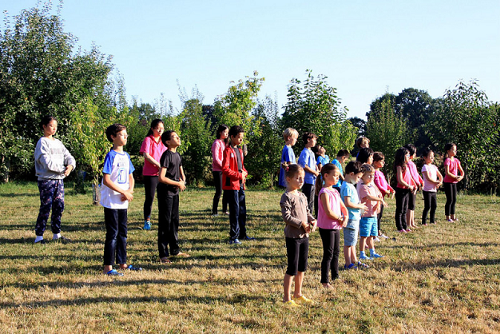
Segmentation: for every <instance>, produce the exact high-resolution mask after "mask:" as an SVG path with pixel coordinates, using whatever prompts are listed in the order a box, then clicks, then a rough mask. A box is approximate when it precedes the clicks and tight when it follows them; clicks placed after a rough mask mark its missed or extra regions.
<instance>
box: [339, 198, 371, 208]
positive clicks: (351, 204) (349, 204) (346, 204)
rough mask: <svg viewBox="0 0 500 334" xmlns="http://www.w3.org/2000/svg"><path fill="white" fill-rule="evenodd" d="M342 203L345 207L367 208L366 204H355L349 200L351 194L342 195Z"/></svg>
mask: <svg viewBox="0 0 500 334" xmlns="http://www.w3.org/2000/svg"><path fill="white" fill-rule="evenodd" d="M344 203H345V206H346V207H348V208H351V209H362V210H366V209H367V207H366V205H364V204H363V203H359V204H355V203H353V202H351V196H344Z"/></svg>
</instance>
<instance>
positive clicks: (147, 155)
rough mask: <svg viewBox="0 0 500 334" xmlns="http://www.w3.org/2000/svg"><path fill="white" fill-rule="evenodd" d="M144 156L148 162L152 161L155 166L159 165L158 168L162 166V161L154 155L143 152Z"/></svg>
mask: <svg viewBox="0 0 500 334" xmlns="http://www.w3.org/2000/svg"><path fill="white" fill-rule="evenodd" d="M142 156H143V157H144V159H146V160H147V161H148V162H150V163H151V164H152V165H153V166H156V167H158V169H160V168H161V165H160V163H159V162H158V161H156V160H155V159H153V157H152V156H150V155H149V153H148V152H144V153H142Z"/></svg>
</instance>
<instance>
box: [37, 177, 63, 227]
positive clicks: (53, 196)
mask: <svg viewBox="0 0 500 334" xmlns="http://www.w3.org/2000/svg"><path fill="white" fill-rule="evenodd" d="M38 190H39V191H40V212H39V213H38V219H37V220H36V225H35V234H36V235H37V236H43V232H45V228H46V226H47V220H48V219H49V214H50V209H51V208H52V217H51V222H50V227H51V229H52V233H54V234H57V233H59V232H61V217H62V213H63V211H64V182H63V180H42V181H38Z"/></svg>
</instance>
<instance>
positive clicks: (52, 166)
mask: <svg viewBox="0 0 500 334" xmlns="http://www.w3.org/2000/svg"><path fill="white" fill-rule="evenodd" d="M35 160H36V161H38V162H39V163H40V164H41V165H43V166H44V168H45V169H46V170H48V171H51V172H53V173H59V174H63V173H64V172H65V171H66V166H64V165H61V164H59V163H55V162H54V160H52V159H51V154H50V148H49V145H48V144H47V143H46V142H45V140H42V141H41V142H40V146H38V145H37V147H36V149H35Z"/></svg>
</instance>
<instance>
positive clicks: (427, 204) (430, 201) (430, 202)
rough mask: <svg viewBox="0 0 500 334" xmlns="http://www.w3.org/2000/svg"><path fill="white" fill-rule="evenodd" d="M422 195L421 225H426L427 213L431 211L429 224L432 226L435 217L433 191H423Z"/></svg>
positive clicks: (435, 199) (435, 203)
mask: <svg viewBox="0 0 500 334" xmlns="http://www.w3.org/2000/svg"><path fill="white" fill-rule="evenodd" d="M423 194H424V211H422V225H425V224H427V213H428V212H429V210H431V215H430V217H429V218H430V223H431V224H434V223H435V220H434V217H435V216H436V207H437V196H436V192H435V191H423Z"/></svg>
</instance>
